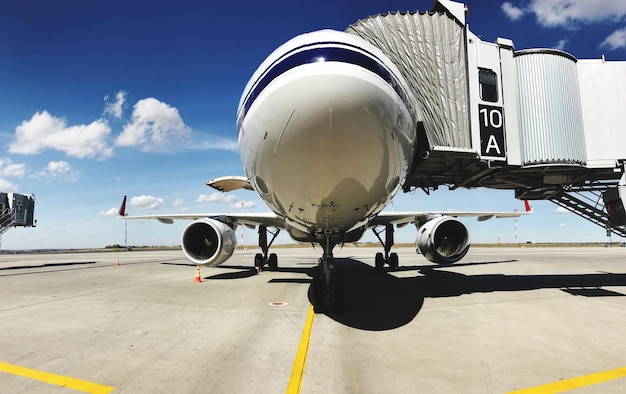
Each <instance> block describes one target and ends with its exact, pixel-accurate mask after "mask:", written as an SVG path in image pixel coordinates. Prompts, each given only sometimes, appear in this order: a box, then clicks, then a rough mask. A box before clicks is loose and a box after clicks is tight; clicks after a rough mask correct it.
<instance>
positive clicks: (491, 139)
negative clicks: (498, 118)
mask: <svg viewBox="0 0 626 394" xmlns="http://www.w3.org/2000/svg"><path fill="white" fill-rule="evenodd" d="M492 149H495V150H496V152H498V154H500V147H499V146H498V141H496V136H495V135H493V134H492V135H490V136H489V141H487V148H486V149H485V151H486V152H487V154H489V151H491V150H492Z"/></svg>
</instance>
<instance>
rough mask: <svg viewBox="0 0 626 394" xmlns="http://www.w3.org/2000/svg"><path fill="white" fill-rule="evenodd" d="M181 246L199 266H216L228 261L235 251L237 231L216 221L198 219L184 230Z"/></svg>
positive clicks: (186, 254) (188, 256)
mask: <svg viewBox="0 0 626 394" xmlns="http://www.w3.org/2000/svg"><path fill="white" fill-rule="evenodd" d="M181 244H182V247H183V252H185V256H187V258H188V259H189V260H191V261H192V262H194V263H196V264H199V265H206V266H215V265H219V264H222V263H223V262H224V261H226V260H228V258H230V256H232V254H233V252H234V251H235V246H237V239H236V237H235V231H234V230H233V229H232V228H230V226H228V225H227V224H226V223H223V222H220V221H219V220H215V219H210V218H207V219H198V220H196V221H194V222H192V223H191V224H189V225H188V226H187V227H185V229H184V230H183V235H182V237H181Z"/></svg>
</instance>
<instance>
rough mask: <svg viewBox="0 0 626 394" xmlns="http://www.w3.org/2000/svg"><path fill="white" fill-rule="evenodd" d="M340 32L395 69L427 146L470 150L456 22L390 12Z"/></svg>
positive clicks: (444, 16) (446, 17) (462, 41)
mask: <svg viewBox="0 0 626 394" xmlns="http://www.w3.org/2000/svg"><path fill="white" fill-rule="evenodd" d="M346 32H348V33H352V34H356V35H358V36H360V37H361V38H363V39H365V40H366V41H369V42H370V43H372V44H373V45H375V46H377V47H378V48H380V49H381V50H382V51H383V52H384V53H385V55H387V56H388V57H389V58H390V59H391V60H392V61H393V62H394V63H395V64H396V66H397V67H398V68H399V69H400V72H402V74H403V75H404V77H405V79H406V80H407V82H408V83H409V84H410V85H411V88H412V93H413V95H414V96H415V98H416V100H417V102H418V103H419V108H417V112H418V113H421V115H422V117H423V122H424V128H425V130H426V135H427V136H428V140H429V143H430V145H431V147H434V146H446V147H453V148H471V138H470V126H469V115H468V107H469V100H468V86H467V81H468V78H467V68H466V50H465V35H464V28H463V26H462V25H460V24H459V23H458V21H457V20H456V19H454V18H452V17H451V16H449V15H448V14H445V13H410V12H405V13H402V12H394V13H388V14H380V15H375V16H371V17H369V18H367V19H362V20H359V21H357V22H356V23H354V24H352V25H350V26H349V27H348V28H347V29H346Z"/></svg>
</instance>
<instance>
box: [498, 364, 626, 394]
mask: <svg viewBox="0 0 626 394" xmlns="http://www.w3.org/2000/svg"><path fill="white" fill-rule="evenodd" d="M624 376H626V367H622V368H617V369H612V370H610V371H604V372H598V373H594V374H591V375H585V376H579V377H577V378H571V379H565V380H560V381H558V382H554V383H548V384H544V385H542V386H536V387H531V388H527V389H522V390H516V391H511V392H510V393H509V394H550V393H562V392H564V391H569V390H574V389H577V388H580V387H585V386H591V385H592V384H597V383H602V382H606V381H608V380H613V379H618V378H623V377H624Z"/></svg>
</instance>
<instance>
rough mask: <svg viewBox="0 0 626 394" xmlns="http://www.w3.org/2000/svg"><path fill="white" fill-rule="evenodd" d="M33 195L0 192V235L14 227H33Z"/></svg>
mask: <svg viewBox="0 0 626 394" xmlns="http://www.w3.org/2000/svg"><path fill="white" fill-rule="evenodd" d="M34 214H35V195H33V194H26V195H24V194H17V193H0V237H1V236H2V234H4V233H6V232H7V231H9V230H10V229H11V228H14V227H35V225H36V223H37V221H36V220H35V219H34Z"/></svg>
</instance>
